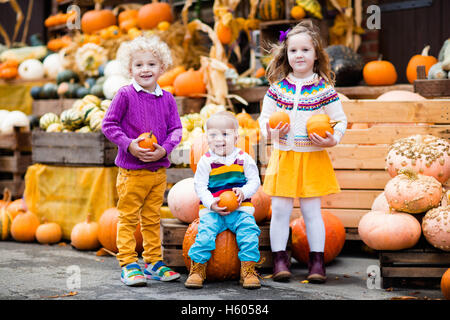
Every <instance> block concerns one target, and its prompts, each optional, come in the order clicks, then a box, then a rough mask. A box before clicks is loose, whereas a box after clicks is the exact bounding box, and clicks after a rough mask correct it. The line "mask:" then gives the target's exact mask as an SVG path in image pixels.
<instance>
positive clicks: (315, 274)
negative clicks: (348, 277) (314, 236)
mask: <svg viewBox="0 0 450 320" xmlns="http://www.w3.org/2000/svg"><path fill="white" fill-rule="evenodd" d="M308 271H309V274H308V276H307V277H306V279H307V280H308V281H309V282H312V283H324V282H325V281H326V280H327V276H326V271H325V263H324V257H323V252H310V253H309V260H308Z"/></svg>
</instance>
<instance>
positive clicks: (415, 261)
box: [379, 236, 450, 288]
mask: <svg viewBox="0 0 450 320" xmlns="http://www.w3.org/2000/svg"><path fill="white" fill-rule="evenodd" d="M379 262H380V271H381V277H382V286H383V288H389V287H405V286H406V287H407V286H422V287H427V288H430V287H432V286H437V287H439V283H440V280H441V278H442V275H443V274H444V272H445V271H446V270H447V269H448V268H450V252H445V251H442V250H439V249H436V248H434V247H433V246H431V245H430V244H429V243H428V242H427V241H426V239H425V238H424V237H423V236H422V237H421V239H420V240H419V242H418V244H417V245H416V246H414V247H413V248H411V249H405V250H399V251H380V252H379Z"/></svg>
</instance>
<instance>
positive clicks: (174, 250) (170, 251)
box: [161, 219, 289, 268]
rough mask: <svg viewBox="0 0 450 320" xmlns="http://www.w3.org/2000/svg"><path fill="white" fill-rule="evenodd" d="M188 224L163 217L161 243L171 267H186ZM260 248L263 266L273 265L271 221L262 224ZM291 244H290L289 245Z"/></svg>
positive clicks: (167, 262)
mask: <svg viewBox="0 0 450 320" xmlns="http://www.w3.org/2000/svg"><path fill="white" fill-rule="evenodd" d="M188 226H189V225H188V224H186V223H183V222H181V221H179V220H178V219H161V244H162V254H163V259H164V262H165V263H166V264H167V265H168V266H170V267H185V264H184V260H183V248H182V246H183V240H184V235H185V233H186V230H187V228H188ZM259 228H260V229H261V234H260V236H259V250H260V254H261V259H263V258H264V262H263V263H262V264H261V265H260V267H261V268H271V267H272V251H271V249H270V236H269V223H267V224H264V225H260V226H259ZM288 246H289V245H288Z"/></svg>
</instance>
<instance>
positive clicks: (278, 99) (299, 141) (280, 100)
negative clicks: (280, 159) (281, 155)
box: [259, 73, 347, 152]
mask: <svg viewBox="0 0 450 320" xmlns="http://www.w3.org/2000/svg"><path fill="white" fill-rule="evenodd" d="M276 111H284V112H286V113H287V114H288V115H289V118H290V123H291V124H290V127H291V128H290V131H289V132H288V133H287V134H286V136H284V137H280V139H279V141H276V139H273V141H272V143H273V145H274V147H275V148H277V149H279V150H283V151H289V150H294V151H297V152H311V151H320V150H323V148H321V147H317V146H314V145H313V144H312V142H311V140H309V137H308V134H307V132H306V121H307V120H308V119H309V117H311V116H312V115H315V114H320V113H326V114H328V115H329V116H330V119H331V120H335V121H339V122H338V123H337V124H336V126H335V127H334V137H335V138H336V140H337V141H338V143H339V142H340V140H341V138H342V136H343V135H344V134H345V130H346V129H347V117H346V116H345V113H344V111H343V109H342V104H341V101H340V100H339V96H338V94H337V92H336V91H335V90H334V88H333V87H332V86H331V85H330V84H329V83H328V82H326V81H325V80H324V79H323V78H322V77H319V76H318V75H317V74H315V73H314V74H313V75H312V76H310V77H308V78H305V79H298V78H295V77H294V76H293V75H292V73H290V74H289V75H288V76H287V77H286V78H285V79H284V80H282V81H279V82H277V83H274V84H272V85H271V86H270V87H269V89H268V90H267V93H266V95H265V97H264V100H263V106H262V111H261V115H260V117H259V125H260V127H261V132H262V134H263V136H264V137H267V131H266V123H267V122H268V121H269V117H270V115H271V114H272V113H274V112H276Z"/></svg>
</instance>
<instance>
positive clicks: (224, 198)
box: [217, 191, 239, 212]
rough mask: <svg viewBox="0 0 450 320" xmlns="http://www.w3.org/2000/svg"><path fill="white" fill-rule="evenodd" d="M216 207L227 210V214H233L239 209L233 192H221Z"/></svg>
mask: <svg viewBox="0 0 450 320" xmlns="http://www.w3.org/2000/svg"><path fill="white" fill-rule="evenodd" d="M219 199H220V200H219V202H218V203H217V205H218V206H219V207H221V208H223V207H225V208H227V212H233V211H235V210H236V209H237V208H238V207H239V201H238V198H237V196H236V194H235V193H234V192H233V191H225V192H222V193H221V194H220V196H219Z"/></svg>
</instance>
